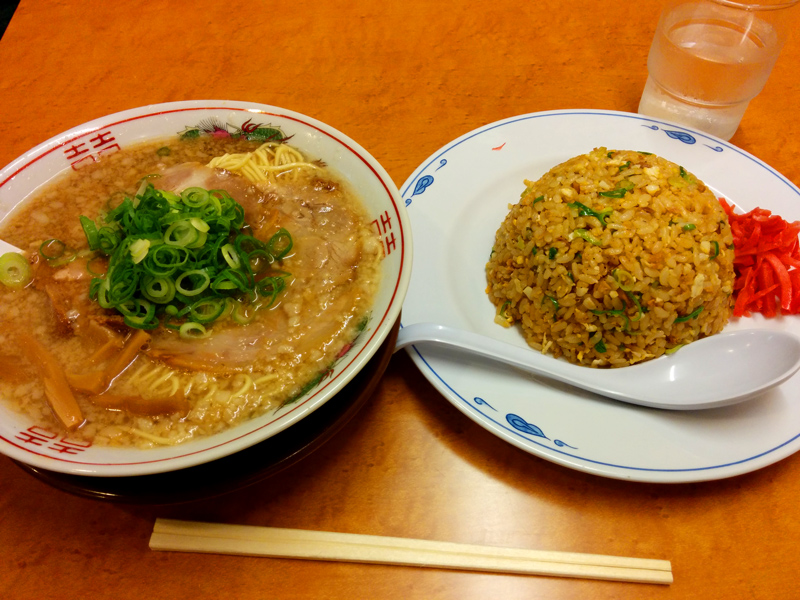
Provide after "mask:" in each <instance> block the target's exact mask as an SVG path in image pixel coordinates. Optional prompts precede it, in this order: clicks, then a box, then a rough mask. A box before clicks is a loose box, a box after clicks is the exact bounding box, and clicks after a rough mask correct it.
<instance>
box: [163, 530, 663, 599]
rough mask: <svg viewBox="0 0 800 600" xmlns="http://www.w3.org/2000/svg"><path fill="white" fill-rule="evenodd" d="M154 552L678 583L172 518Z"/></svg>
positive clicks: (550, 561)
mask: <svg viewBox="0 0 800 600" xmlns="http://www.w3.org/2000/svg"><path fill="white" fill-rule="evenodd" d="M150 548H151V549H152V550H171V551H178V552H206V553H213V554H238V555H246V556H272V557H284V558H300V559H307V560H330V561H346V562H361V563H382V564H392V565H406V566H418V567H433V568H444V569H461V570H472V571H489V572H496V573H516V574H527V575H549V576H554V577H577V578H583V579H605V580H612V581H630V582H639V583H660V584H670V583H672V566H671V564H670V562H669V561H667V560H656V559H646V558H626V557H619V556H604V555H600V554H578V553H571V552H548V551H539V550H525V549H522V548H499V547H494V546H477V545H472V544H457V543H453V542H433V541H428V540H415V539H408V538H397V537H381V536H375V535H360V534H353V533H334V532H327V531H306V530H302V529H280V528H274V527H254V526H249V525H222V524H216V523H199V522H196V521H177V520H172V519H157V520H156V523H155V526H154V528H153V535H152V536H151V537H150Z"/></svg>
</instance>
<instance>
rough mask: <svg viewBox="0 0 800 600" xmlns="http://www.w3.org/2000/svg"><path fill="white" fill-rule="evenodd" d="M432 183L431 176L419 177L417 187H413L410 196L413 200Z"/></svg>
mask: <svg viewBox="0 0 800 600" xmlns="http://www.w3.org/2000/svg"><path fill="white" fill-rule="evenodd" d="M432 183H433V177H432V176H431V175H425V176H424V177H420V179H419V181H418V182H417V185H416V186H415V187H414V193H413V194H411V197H412V198H413V197H414V196H416V195H417V194H421V193H423V192H424V191H425V190H426V189H428V187H429V186H430V185H431V184H432Z"/></svg>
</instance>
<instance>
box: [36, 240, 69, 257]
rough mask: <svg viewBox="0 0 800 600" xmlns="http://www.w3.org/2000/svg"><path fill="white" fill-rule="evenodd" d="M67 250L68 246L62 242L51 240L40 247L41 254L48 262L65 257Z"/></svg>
mask: <svg viewBox="0 0 800 600" xmlns="http://www.w3.org/2000/svg"><path fill="white" fill-rule="evenodd" d="M66 250H67V245H66V244H65V243H64V242H62V241H61V240H56V239H50V240H45V241H44V242H42V245H41V246H39V254H41V255H42V257H43V258H45V259H47V260H55V259H57V258H61V257H62V256H64V252H66Z"/></svg>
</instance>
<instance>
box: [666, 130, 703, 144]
mask: <svg viewBox="0 0 800 600" xmlns="http://www.w3.org/2000/svg"><path fill="white" fill-rule="evenodd" d="M663 131H664V133H666V134H667V135H668V136H669V137H671V138H672V139H673V140H678V141H679V142H683V143H684V144H690V145H691V144H695V143H697V140H696V139H695V137H694V136H693V135H692V134H691V133H686V132H685V131H674V130H671V129H664V130H663Z"/></svg>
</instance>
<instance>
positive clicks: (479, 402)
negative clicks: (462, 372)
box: [475, 396, 497, 412]
mask: <svg viewBox="0 0 800 600" xmlns="http://www.w3.org/2000/svg"><path fill="white" fill-rule="evenodd" d="M475 404H477V405H478V406H480V405H481V404H483V405H484V406H488V407H489V408H491V409H492V410H493V411H494V412H497V409H496V408H495V407H494V406H492V405H491V404H489V403H488V402H487V401H486V400H484V399H483V398H478V396H475Z"/></svg>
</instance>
